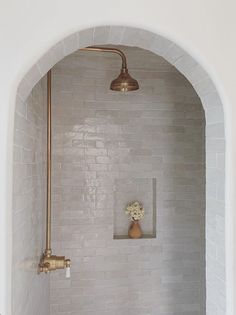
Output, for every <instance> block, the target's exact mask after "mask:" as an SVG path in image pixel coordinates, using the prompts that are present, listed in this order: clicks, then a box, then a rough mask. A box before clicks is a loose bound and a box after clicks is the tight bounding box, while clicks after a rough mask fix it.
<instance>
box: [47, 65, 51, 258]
mask: <svg viewBox="0 0 236 315" xmlns="http://www.w3.org/2000/svg"><path fill="white" fill-rule="evenodd" d="M51 86H52V72H51V70H49V71H48V73H47V218H46V250H45V255H46V256H50V255H51V253H52V250H51V213H52V211H51V173H52V170H51V162H52V152H51V149H52V126H51V123H52V88H51Z"/></svg>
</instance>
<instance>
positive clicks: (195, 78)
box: [17, 26, 226, 314]
mask: <svg viewBox="0 0 236 315" xmlns="http://www.w3.org/2000/svg"><path fill="white" fill-rule="evenodd" d="M104 44H114V45H119V44H121V45H128V46H137V47H140V48H144V49H147V50H150V51H152V52H154V53H156V54H158V55H160V56H162V57H164V58H165V59H166V60H167V61H169V62H170V63H171V64H173V65H174V66H175V67H176V68H177V69H178V70H179V71H180V72H181V73H182V74H184V75H185V76H186V78H187V79H188V80H189V81H190V83H191V84H192V85H193V87H194V88H195V90H196V91H197V93H198V95H199V97H200V98H201V101H202V105H203V108H204V110H205V116H206V273H207V275H206V281H207V314H213V313H214V314H215V313H216V312H217V314H225V304H226V303H225V291H226V289H225V254H224V249H225V219H224V215H225V205H224V201H225V198H224V188H225V166H224V158H225V133H224V129H225V128H224V112H223V106H222V103H221V100H220V97H219V95H218V92H217V90H216V88H215V85H214V83H213V82H212V80H211V78H210V77H209V75H208V74H207V73H206V72H205V70H204V69H203V68H202V67H201V66H200V65H199V64H198V63H197V62H196V61H195V60H194V59H193V58H192V57H191V56H190V55H188V54H187V53H186V52H185V51H184V50H183V49H182V48H180V47H179V46H178V45H176V44H175V43H173V42H171V41H169V40H168V39H165V38H163V37H162V36H160V35H156V34H154V33H151V32H149V31H145V30H142V29H137V28H131V27H123V26H102V27H96V28H90V29H86V30H83V31H80V32H78V33H75V34H72V35H70V36H69V37H67V38H65V39H63V40H62V41H60V42H59V43H57V44H56V45H55V46H54V47H52V48H51V49H50V50H49V51H48V52H47V53H46V54H45V55H44V56H43V57H42V58H41V59H40V60H39V61H38V62H37V63H36V64H35V65H33V67H32V68H31V69H30V70H29V72H28V73H27V74H26V75H25V77H24V78H23V80H22V81H21V83H20V85H19V87H18V90H17V99H19V100H21V101H22V100H26V98H27V96H28V95H29V93H30V92H31V90H32V88H33V87H34V85H35V84H36V83H37V82H38V81H39V80H40V79H41V78H42V77H43V76H44V75H45V74H46V72H47V71H48V70H49V69H50V68H52V67H53V66H54V65H55V64H56V63H57V62H58V61H60V60H61V59H63V58H64V57H65V56H67V55H69V54H71V53H73V52H74V51H75V50H77V49H79V48H82V47H86V46H89V45H104Z"/></svg>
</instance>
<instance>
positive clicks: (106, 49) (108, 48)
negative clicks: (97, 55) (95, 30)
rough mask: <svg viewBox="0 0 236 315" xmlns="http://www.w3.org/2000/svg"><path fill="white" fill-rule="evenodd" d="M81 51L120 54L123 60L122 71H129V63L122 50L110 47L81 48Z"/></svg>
mask: <svg viewBox="0 0 236 315" xmlns="http://www.w3.org/2000/svg"><path fill="white" fill-rule="evenodd" d="M80 50H87V51H100V52H111V53H114V54H118V55H119V56H120V57H121V59H122V69H127V61H126V57H125V54H124V53H123V52H122V51H121V50H120V49H117V48H110V47H99V46H88V47H85V48H81V49H80Z"/></svg>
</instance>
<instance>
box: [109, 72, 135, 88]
mask: <svg viewBox="0 0 236 315" xmlns="http://www.w3.org/2000/svg"><path fill="white" fill-rule="evenodd" d="M110 89H111V90H112V91H121V92H128V91H136V90H138V89H139V85H138V81H137V80H135V79H133V78H132V77H131V75H130V74H129V72H128V69H127V68H122V69H121V72H120V74H119V76H118V77H117V78H116V79H115V80H113V81H112V82H111V86H110Z"/></svg>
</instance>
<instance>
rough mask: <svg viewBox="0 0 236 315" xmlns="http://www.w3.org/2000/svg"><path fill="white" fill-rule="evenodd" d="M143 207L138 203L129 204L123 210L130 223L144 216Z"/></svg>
mask: <svg viewBox="0 0 236 315" xmlns="http://www.w3.org/2000/svg"><path fill="white" fill-rule="evenodd" d="M144 212H145V211H144V208H143V205H142V204H141V203H140V202H138V201H133V202H131V203H129V204H128V205H127V207H126V209H125V213H126V214H128V215H129V217H130V219H131V220H132V221H138V220H141V219H142V218H143V216H144Z"/></svg>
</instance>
